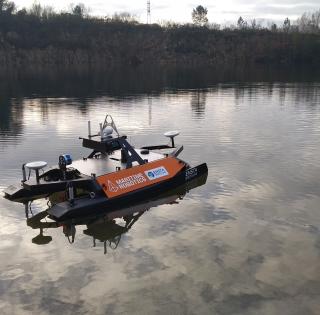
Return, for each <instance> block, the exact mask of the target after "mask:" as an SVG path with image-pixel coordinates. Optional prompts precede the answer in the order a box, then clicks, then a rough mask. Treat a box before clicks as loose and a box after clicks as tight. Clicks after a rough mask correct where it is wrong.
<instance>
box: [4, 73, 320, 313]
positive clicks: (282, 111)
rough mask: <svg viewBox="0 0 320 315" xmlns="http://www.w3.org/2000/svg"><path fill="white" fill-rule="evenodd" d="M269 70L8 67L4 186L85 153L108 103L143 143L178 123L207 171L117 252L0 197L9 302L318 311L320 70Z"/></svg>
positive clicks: (77, 309)
mask: <svg viewBox="0 0 320 315" xmlns="http://www.w3.org/2000/svg"><path fill="white" fill-rule="evenodd" d="M160 75H161V77H160V78H159V76H160ZM264 78H265V77H264V76H263V75H262V76H261V77H258V78H256V80H254V79H250V80H246V79H245V80H243V78H242V79H240V78H238V77H234V79H233V80H232V79H230V78H229V77H228V78H226V77H223V80H222V79H221V80H220V82H219V77H215V78H214V80H210V79H209V78H202V79H201V76H200V77H188V72H187V73H185V74H184V75H178V76H175V77H174V78H173V79H168V78H167V77H163V74H161V73H160V74H159V73H157V72H155V73H153V74H152V75H150V74H149V76H148V78H147V80H143V79H142V78H141V74H134V73H131V74H130V75H128V76H120V77H117V76H115V77H114V80H112V79H110V77H108V78H107V79H105V80H102V79H101V81H100V79H96V81H94V80H93V79H92V78H91V77H90V78H84V79H81V80H78V78H77V79H70V78H68V79H67V78H65V79H61V78H60V79H59V80H58V81H57V80H56V79H55V78H52V79H48V80H43V81H42V80H40V79H34V78H33V79H32V78H28V79H23V80H20V81H15V80H12V81H10V80H7V81H2V82H1V83H0V85H1V95H0V190H2V189H3V188H4V187H6V186H8V185H9V184H13V183H16V182H17V181H19V180H20V178H21V174H20V173H21V172H20V165H21V164H22V163H23V162H25V161H32V160H39V159H41V160H45V161H47V162H48V163H49V164H50V165H51V164H56V163H57V158H58V156H59V155H60V154H61V153H71V154H72V155H73V157H74V158H80V157H82V156H83V155H86V154H87V153H88V152H87V151H86V150H85V149H83V148H81V147H80V142H79V140H78V136H85V135H86V134H87V129H86V128H87V120H89V119H90V120H91V121H92V123H93V125H97V124H98V122H100V121H102V120H103V118H104V115H105V114H106V113H109V114H111V115H112V116H113V117H114V119H115V120H116V123H117V125H118V128H119V129H120V130H121V132H123V133H125V134H127V135H128V136H129V140H131V142H132V143H133V144H135V145H136V146H142V145H145V144H152V143H154V142H156V143H162V142H165V139H164V137H163V136H162V134H163V132H165V131H167V130H175V129H179V130H180V131H181V135H180V136H179V137H178V139H177V140H178V142H179V143H180V144H184V147H185V150H184V152H183V154H182V158H183V159H185V160H186V161H188V162H190V163H191V164H199V163H201V162H207V164H208V167H209V175H208V179H207V183H206V185H204V186H201V187H198V188H196V189H194V190H191V191H190V192H189V193H188V194H187V195H186V196H185V197H184V198H183V200H178V201H179V202H178V203H174V204H164V205H160V206H158V207H155V208H151V209H150V210H149V211H147V212H145V213H144V214H143V215H141V216H140V217H139V218H138V220H137V221H136V222H135V223H134V225H133V226H132V227H131V229H130V230H128V231H127V232H126V233H124V234H122V236H121V240H120V242H119V244H117V246H114V243H112V242H111V243H107V248H106V254H104V253H105V248H104V243H103V242H100V241H99V240H96V246H95V247H94V245H93V239H92V237H91V236H90V229H89V228H88V227H87V226H86V225H79V226H77V228H76V235H75V241H74V243H69V241H68V238H66V236H65V234H64V233H63V227H57V228H45V229H44V231H43V234H44V235H45V236H51V238H52V239H47V240H48V242H47V244H44V245H37V244H35V242H32V240H33V239H34V238H35V237H36V236H37V235H38V234H39V230H38V229H32V227H30V226H27V223H26V219H25V215H24V207H23V206H22V205H20V204H16V203H11V202H9V201H7V200H5V199H3V198H1V199H0V219H1V230H0V240H1V241H0V255H1V260H0V270H1V274H0V314H58V313H61V314H228V315H229V314H288V315H289V314H290V315H294V314H297V315H298V314H299V315H300V314H319V313H320V307H319V298H320V264H319V260H320V185H319V182H320V162H319V156H320V80H318V79H317V78H314V77H311V78H309V77H308V76H306V77H305V76H302V77H301V76H299V77H292V76H288V77H286V76H279V77H277V78H276V79H274V80H271V79H270V77H268V76H267V79H264ZM117 80H120V81H117ZM201 80H202V81H201ZM45 206H46V204H45V202H43V201H41V202H36V203H34V205H33V207H34V208H33V209H34V212H35V213H36V212H39V211H40V210H42V209H45ZM101 228H102V229H103V232H104V233H107V232H108V229H109V228H110V229H111V227H108V225H104V226H102V227H101ZM88 230H89V231H88ZM110 232H111V230H110ZM115 247H116V248H115Z"/></svg>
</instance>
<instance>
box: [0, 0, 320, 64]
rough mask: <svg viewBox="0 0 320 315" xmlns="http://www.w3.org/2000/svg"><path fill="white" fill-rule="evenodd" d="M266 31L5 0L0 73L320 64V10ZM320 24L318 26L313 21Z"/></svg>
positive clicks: (0, 3)
mask: <svg viewBox="0 0 320 315" xmlns="http://www.w3.org/2000/svg"><path fill="white" fill-rule="evenodd" d="M316 13H317V14H318V15H315V14H313V15H307V14H304V15H303V16H302V17H301V19H299V21H298V23H296V24H293V23H292V25H291V23H290V21H289V19H286V20H285V21H284V24H283V25H282V26H277V25H275V24H273V25H270V27H269V28H267V27H261V26H260V25H257V24H256V22H255V21H251V23H247V22H246V21H244V19H243V18H241V17H240V18H239V20H238V21H237V23H236V25H235V26H231V27H230V26H229V27H224V28H221V27H220V26H219V25H217V24H209V23H194V24H173V23H167V24H165V25H158V24H142V23H139V22H137V21H136V20H135V19H134V18H133V17H132V16H130V15H129V14H116V15H115V16H113V17H108V18H96V17H92V16H89V15H88V14H86V10H85V7H84V6H83V5H76V6H74V7H72V8H71V10H70V12H61V13H56V12H55V11H54V10H53V9H52V8H48V7H41V5H40V4H34V5H33V6H32V8H30V9H29V10H26V9H22V10H16V7H15V5H14V3H13V2H8V1H7V0H0V67H1V69H9V70H10V69H25V68H26V69H27V68H50V67H54V68H64V69H65V68H70V69H77V68H97V69H98V68H99V69H106V68H108V67H110V66H114V65H132V66H139V65H148V64H157V65H214V66H220V65H226V64H228V65H229V66H230V65H238V64H241V65H244V64H251V65H253V64H268V65H269V64H277V65H278V64H284V65H290V66H291V65H306V64H311V65H313V64H317V65H318V64H320V31H319V28H320V11H319V12H316ZM317 16H318V17H319V20H316V21H314V18H315V17H317Z"/></svg>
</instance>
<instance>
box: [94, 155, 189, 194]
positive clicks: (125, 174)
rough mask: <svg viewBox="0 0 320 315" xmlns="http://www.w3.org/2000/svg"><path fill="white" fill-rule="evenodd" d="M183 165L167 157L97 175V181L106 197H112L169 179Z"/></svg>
mask: <svg viewBox="0 0 320 315" xmlns="http://www.w3.org/2000/svg"><path fill="white" fill-rule="evenodd" d="M184 166H185V164H184V163H183V162H181V161H179V160H177V159H176V158H174V157H168V158H164V159H161V160H157V161H154V162H150V163H146V164H143V165H138V166H134V167H131V168H128V169H123V170H121V171H118V172H114V173H110V174H106V175H102V176H99V177H97V181H98V183H99V184H100V185H101V186H102V188H103V191H104V193H105V194H106V195H107V197H109V198H112V197H117V196H120V195H122V194H125V193H128V192H131V191H134V190H137V189H140V188H144V187H147V186H149V185H152V184H155V183H158V182H161V181H164V180H167V179H170V178H172V177H174V176H175V175H176V174H177V173H178V172H179V171H181V170H182V168H183V167H184Z"/></svg>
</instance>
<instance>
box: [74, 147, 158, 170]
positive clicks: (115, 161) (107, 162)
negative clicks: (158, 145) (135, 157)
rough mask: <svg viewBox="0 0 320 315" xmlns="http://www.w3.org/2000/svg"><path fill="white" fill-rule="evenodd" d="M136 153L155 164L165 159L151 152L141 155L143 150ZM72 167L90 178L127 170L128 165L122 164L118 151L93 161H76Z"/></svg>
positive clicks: (137, 150) (134, 164) (135, 163)
mask: <svg viewBox="0 0 320 315" xmlns="http://www.w3.org/2000/svg"><path fill="white" fill-rule="evenodd" d="M135 151H136V152H137V153H138V154H139V155H140V156H141V158H142V159H144V160H146V159H147V160H148V162H153V161H156V160H160V159H163V158H164V155H163V154H160V153H155V152H151V151H149V153H148V154H141V149H135ZM136 165H138V163H137V162H134V163H133V166H136ZM70 167H73V168H76V169H77V170H78V171H79V172H80V173H82V174H84V175H88V176H90V175H91V174H92V173H94V174H96V176H101V175H104V174H108V173H113V172H115V171H116V168H117V167H120V168H121V169H125V168H126V163H121V151H120V150H117V151H115V152H114V153H113V154H110V155H106V156H103V155H101V156H100V157H99V158H92V159H82V160H76V161H74V162H73V163H72V164H71V165H70Z"/></svg>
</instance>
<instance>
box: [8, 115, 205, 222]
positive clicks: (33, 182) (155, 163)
mask: <svg viewBox="0 0 320 315" xmlns="http://www.w3.org/2000/svg"><path fill="white" fill-rule="evenodd" d="M178 134H179V132H177V131H169V132H166V133H165V136H166V137H168V138H170V140H171V144H170V145H153V146H145V147H142V148H140V149H135V148H134V147H132V146H131V145H130V144H129V142H128V141H127V137H126V136H125V135H121V134H119V132H118V130H117V127H116V125H115V123H114V121H113V119H112V117H111V116H110V115H107V116H106V117H105V120H104V123H103V124H102V123H101V124H100V131H99V132H98V133H97V134H94V135H92V134H91V123H90V122H88V137H87V138H80V139H82V145H83V146H84V147H86V148H89V149H91V150H92V152H91V153H90V154H89V156H88V157H85V158H83V159H81V160H77V161H72V158H71V156H70V155H68V154H65V155H61V156H59V165H58V166H57V167H52V168H50V169H48V170H46V171H44V170H43V169H44V168H45V167H46V166H47V163H46V162H44V161H35V162H30V163H26V164H23V165H22V174H23V178H22V181H21V184H18V185H14V186H9V187H8V188H7V189H6V190H5V191H4V193H5V197H6V198H7V199H10V200H12V201H18V202H26V201H28V200H33V199H37V198H43V197H44V196H49V195H52V194H54V193H57V192H66V196H67V198H66V199H67V200H65V201H61V202H57V203H55V204H53V206H52V207H50V208H49V209H48V210H47V212H48V214H49V216H50V217H52V218H53V219H56V220H63V219H68V218H72V217H75V216H81V215H88V214H89V213H90V212H91V211H93V209H102V208H103V209H107V208H108V207H110V208H115V207H117V206H119V207H121V206H125V205H126V204H128V202H129V203H130V202H136V201H139V200H145V199H148V198H152V197H155V196H157V195H158V194H161V193H162V192H163V191H165V190H168V189H171V188H174V187H176V186H178V185H181V184H183V183H186V182H188V181H190V180H193V179H195V178H197V177H200V176H201V175H204V174H207V172H208V168H207V165H206V163H203V164H200V165H198V166H195V167H191V166H190V165H189V164H188V163H186V162H184V161H183V160H181V159H179V158H178V155H179V154H180V153H181V152H182V150H183V147H182V146H180V147H176V146H175V143H174V138H175V137H176V136H177V135H178ZM96 137H100V139H99V140H94V138H96ZM27 170H29V177H28V178H27ZM40 170H42V171H43V173H42V174H40ZM31 171H34V172H35V177H31V178H30V173H31Z"/></svg>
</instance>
